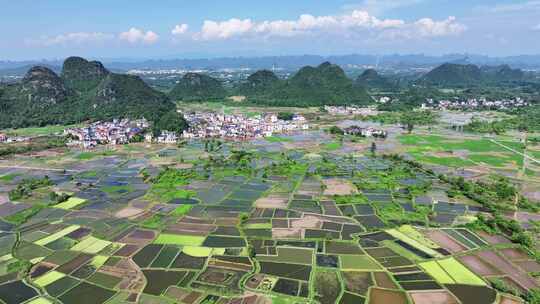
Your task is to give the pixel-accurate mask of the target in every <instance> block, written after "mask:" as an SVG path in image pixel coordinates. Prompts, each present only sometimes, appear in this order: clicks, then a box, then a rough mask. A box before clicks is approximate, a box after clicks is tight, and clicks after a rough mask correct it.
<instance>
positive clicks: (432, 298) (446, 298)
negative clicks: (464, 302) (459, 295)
mask: <svg viewBox="0 0 540 304" xmlns="http://www.w3.org/2000/svg"><path fill="white" fill-rule="evenodd" d="M409 295H410V296H411V298H412V300H413V302H414V304H458V301H457V300H456V299H455V298H454V296H452V294H451V293H449V292H447V291H433V292H411V293H409Z"/></svg>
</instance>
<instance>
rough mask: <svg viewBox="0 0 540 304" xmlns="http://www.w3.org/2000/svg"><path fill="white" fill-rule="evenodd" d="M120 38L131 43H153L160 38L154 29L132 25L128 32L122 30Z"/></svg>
mask: <svg viewBox="0 0 540 304" xmlns="http://www.w3.org/2000/svg"><path fill="white" fill-rule="evenodd" d="M119 38H120V40H124V41H127V42H129V43H131V44H136V43H145V44H153V43H156V42H157V41H158V39H159V36H158V34H156V33H154V32H152V31H146V32H145V31H144V30H141V29H138V28H135V27H132V28H130V29H129V31H127V32H122V33H120V35H119Z"/></svg>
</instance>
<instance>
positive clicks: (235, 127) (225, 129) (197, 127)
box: [182, 112, 309, 139]
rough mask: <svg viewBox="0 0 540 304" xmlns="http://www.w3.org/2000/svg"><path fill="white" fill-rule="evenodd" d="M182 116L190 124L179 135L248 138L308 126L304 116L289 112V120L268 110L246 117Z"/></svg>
mask: <svg viewBox="0 0 540 304" xmlns="http://www.w3.org/2000/svg"><path fill="white" fill-rule="evenodd" d="M184 118H185V119H186V120H187V122H188V124H189V126H190V128H189V129H188V130H186V131H184V133H183V134H182V137H183V138H226V139H252V138H260V137H269V136H272V135H274V134H276V133H287V132H292V131H301V130H308V129H309V124H308V123H307V120H306V118H305V117H304V116H302V115H298V114H293V115H291V117H290V118H291V119H290V120H284V119H279V118H278V115H277V114H272V113H267V114H260V115H256V116H253V117H247V116H245V115H225V114H218V113H211V112H201V113H189V114H184Z"/></svg>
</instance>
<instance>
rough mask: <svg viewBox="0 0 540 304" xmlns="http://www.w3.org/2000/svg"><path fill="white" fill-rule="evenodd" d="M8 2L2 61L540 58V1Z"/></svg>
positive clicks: (2, 22)
mask: <svg viewBox="0 0 540 304" xmlns="http://www.w3.org/2000/svg"><path fill="white" fill-rule="evenodd" d="M3 2H4V3H2V12H3V13H2V18H0V26H1V27H2V28H3V29H4V30H3V32H2V39H1V40H0V60H28V59H41V58H63V57H67V56H70V55H75V54H76V55H80V56H86V57H92V58H163V57H172V56H175V57H216V56H266V55H295V54H320V55H337V54H349V53H357V54H394V53H401V54H407V53H417V54H418V53H423V54H430V55H441V54H447V53H475V54H483V55H490V56H507V55H521V54H540V39H537V38H538V37H540V21H539V20H540V1H537V0H518V1H509V0H469V1H464V0H336V1H324V0H315V1H314V0H311V1H308V0H295V1H285V0H275V1H265V2H264V3H261V2H259V1H247V0H232V1H220V2H217V3H216V1H209V0H201V1H198V2H193V1H173V0H164V1H159V4H157V3H155V2H150V1H128V0H118V1H105V0H95V1H92V2H86V3H80V2H79V1H66V0H59V1H54V2H53V1H40V2H37V1H31V0H21V1H3Z"/></svg>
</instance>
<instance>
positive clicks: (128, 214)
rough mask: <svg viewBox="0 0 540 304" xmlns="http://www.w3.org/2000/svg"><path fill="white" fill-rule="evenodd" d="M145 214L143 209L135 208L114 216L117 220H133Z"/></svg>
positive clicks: (120, 211)
mask: <svg viewBox="0 0 540 304" xmlns="http://www.w3.org/2000/svg"><path fill="white" fill-rule="evenodd" d="M143 212H144V210H143V209H139V208H135V207H126V208H123V209H120V210H118V211H117V212H116V213H115V214H114V216H115V217H117V218H133V217H137V216H139V215H141V214H142V213H143Z"/></svg>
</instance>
